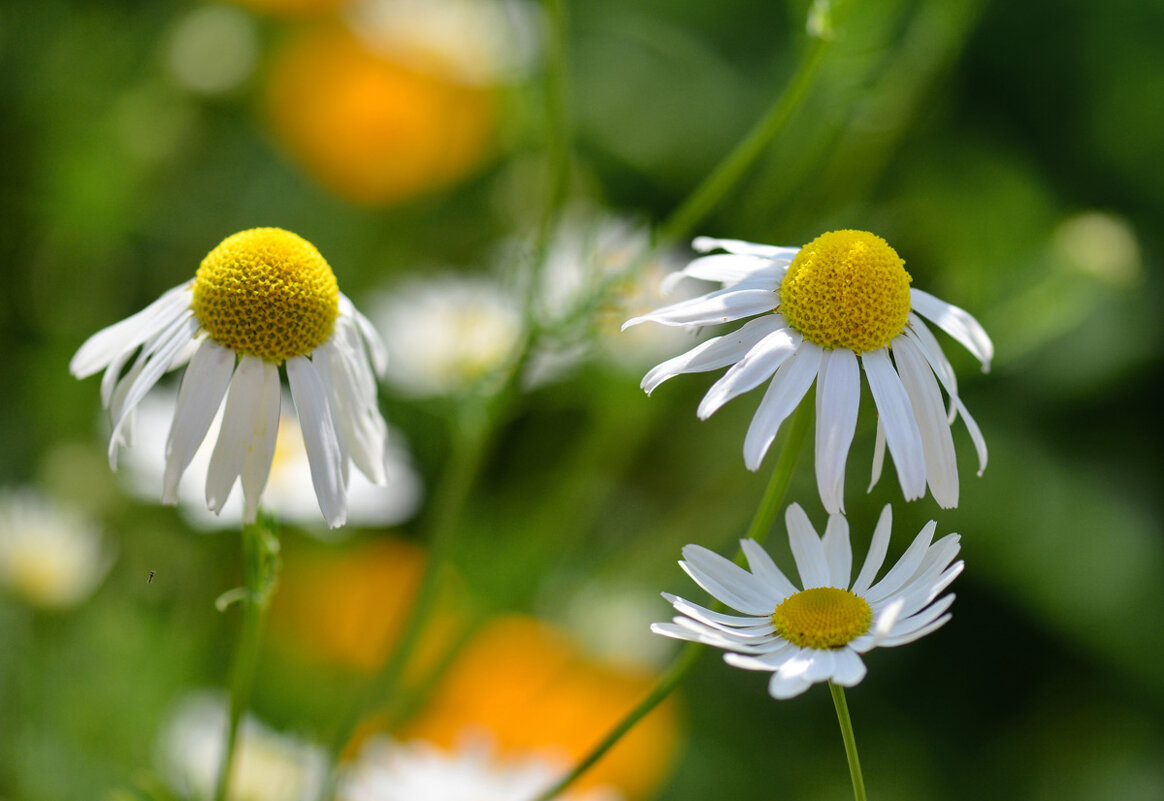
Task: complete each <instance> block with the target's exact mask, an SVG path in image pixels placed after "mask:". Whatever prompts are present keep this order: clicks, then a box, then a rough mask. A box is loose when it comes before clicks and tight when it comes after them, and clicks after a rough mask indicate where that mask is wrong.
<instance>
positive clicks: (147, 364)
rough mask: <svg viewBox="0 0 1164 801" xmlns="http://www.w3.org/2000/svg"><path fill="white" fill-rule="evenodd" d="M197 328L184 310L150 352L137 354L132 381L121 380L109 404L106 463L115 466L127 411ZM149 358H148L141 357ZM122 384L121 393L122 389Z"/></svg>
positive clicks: (144, 393) (160, 374) (168, 366)
mask: <svg viewBox="0 0 1164 801" xmlns="http://www.w3.org/2000/svg"><path fill="white" fill-rule="evenodd" d="M197 332H198V321H197V320H195V319H194V316H193V313H192V312H186V313H184V315H183V316H182V317H180V318H179V319H178V322H177V323H176V324H175V325H174V326H172V327H171V328H170V329H168V330H167V335H166V336H165V337H163V338H162V339H161V340H160V341H159V346H158V348H157V350H156V351H154V352H153V353H152V354H149V355H148V356H147V355H146V353H147V352H146V351H145V350H143V351H142V355H141V356H139V357H138V365H139V369H138V370H135V371H134V373H135V375H134V378H133V380H132V382H126V381H123V382H122V385H119V386H118V389H117V391H115V392H114V402H113V404H111V406H110V419H111V420H112V421H113V435H112V436H111V437H110V439H109V464H110V466H111V467H113V468H115V469H116V467H117V443H118V442H119V441H120V438H121V429H122V426H123V425H124V424H125V423H126V421H127V419H128V418H127V414H128V413H129V412H131V411H133V409H134V407H135V406H137V404H138V403H140V402H141V399H142V398H144V397H145V396H146V393H147V392H149V391H150V390H151V389H152V388H153V386H154V384H156V383H157V382H158V379H159V378H161V377H162V375H164V374H165V373H166V372H167V371H168V370H169V369H170V366H171V364H172V363H173V360H174V356H175V355H177V353H178V351H180V350H182V348H184V347H185V346H186V344H187V343H188V342H189V341H190V340H191V339H193V338H194V335H195V334H196V333H197ZM143 359H148V361H143ZM123 388H124V394H123V393H122V390H123Z"/></svg>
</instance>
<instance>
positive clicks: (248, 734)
mask: <svg viewBox="0 0 1164 801" xmlns="http://www.w3.org/2000/svg"><path fill="white" fill-rule="evenodd" d="M226 718H227V703H226V699H225V698H224V697H222V696H221V695H219V694H217V693H212V692H204V693H195V694H193V695H191V696H189V697H187V698H185V699H184V700H183V701H182V702H181V703H180V704H179V706H178V708H177V709H176V710H175V712H174V714H173V716H172V718H171V719H170V721H169V722H168V723H167V724H166V726H165V728H164V729H163V731H162V733H161V736H160V738H159V743H158V759H159V762H160V763H161V768H162V773H163V775H164V776H165V777H166V780H167V781H168V782H169V783H170V785H171V786H173V787H174V789H176V790H177V791H178V792H180V793H183V794H184V795H185V796H187V797H193V798H210V797H211V796H212V795H213V793H214V788H215V786H216V784H217V782H218V773H219V771H220V770H221V767H222V757H223V755H224V753H225V750H226ZM326 777H327V758H326V757H325V756H324V753H323V749H321V748H320V747H319V746H317V745H314V744H312V743H309V742H307V741H305V740H301V739H299V738H297V737H294V736H291V735H287V734H282V733H280V732H277V731H274V730H272V729H270V728H268V727H267V726H265V725H264V724H263V723H261V722H260V721H259V720H257V719H256V718H255V717H253V716H251V715H247V716H246V717H245V718H244V719H243V721H242V724H241V725H240V726H239V735H238V745H237V750H236V752H235V761H234V767H233V769H232V774H231V782H230V791H229V793H228V797H229V798H231V799H232V801H315V799H316V798H318V796H319V792H320V790H321V789H322V788H323V782H324V779H325V778H326Z"/></svg>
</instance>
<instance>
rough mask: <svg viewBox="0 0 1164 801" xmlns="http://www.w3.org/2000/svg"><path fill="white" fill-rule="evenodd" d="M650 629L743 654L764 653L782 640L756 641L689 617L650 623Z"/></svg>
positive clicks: (666, 635)
mask: <svg viewBox="0 0 1164 801" xmlns="http://www.w3.org/2000/svg"><path fill="white" fill-rule="evenodd" d="M651 631H653V632H655V633H656V634H662V635H663V636H665V637H675V638H676V639H680V640H689V641H691V642H701V643H703V644H704V645H710V646H712V647H714V648H723V649H725V650H729V651H737V652H740V653H745V654H757V655H758V654H764V653H768V652H770V651H774V650H776V649H777V648H778V647H779V646H780V645H782V644H783V642H784V641H783V640H779V639H775V638H770V639H767V640H763V641H761V642H758V643H754V642H750V641H748V640H746V639H743V638H740V637H736V636H734V635H732V634H728V633H726V632H722V631H719V630H717V629H713V628H711V627H709V626H705V625H704V624H702V623H700V622H698V621H696V620H692V619H691V618H689V617H677V618H674V619H673V620H672V621H671V622H670V623H652V624H651Z"/></svg>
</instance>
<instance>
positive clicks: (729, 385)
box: [623, 231, 994, 514]
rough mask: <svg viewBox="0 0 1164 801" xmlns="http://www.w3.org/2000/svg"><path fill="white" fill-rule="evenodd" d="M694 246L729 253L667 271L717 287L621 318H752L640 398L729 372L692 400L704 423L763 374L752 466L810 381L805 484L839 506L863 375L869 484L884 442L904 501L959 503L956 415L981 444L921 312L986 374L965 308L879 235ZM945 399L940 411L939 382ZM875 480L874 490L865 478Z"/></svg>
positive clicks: (662, 374) (650, 379) (980, 339)
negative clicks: (874, 416)
mask: <svg viewBox="0 0 1164 801" xmlns="http://www.w3.org/2000/svg"><path fill="white" fill-rule="evenodd" d="M694 247H695V249H696V250H699V251H703V252H707V251H710V250H715V249H722V250H725V251H727V252H726V253H719V254H714V255H710V256H703V257H701V258H698V259H695V260H694V261H693V262H691V263H690V264H689V265H688V266H687V267H686V268H685V269H683V270H682V271H680V272H678V273H675V274H673V276H669V277H668V282H667V285H666V286H665V287H664V288H665V289H667V288H669V287H671V286H674V284H675V283H676V282H678V281H679V280H681V279H683V278H698V279H702V280H705V281H716V282H719V283H720V284H722V286H723V288H722V289H719V290H716V291H714V292H709V293H707V294H705V295H702V296H700V297H697V298H694V299H692V300H686V301H682V302H679V303H674V304H672V305H670V306H664V307H663V308H661V309H656V310H655V311H653V312H650V313H649V314H645V315H642V316H641V317H635V318H633V319H631V320H628V321H627V322H626V323H625V324H624V325H623V328H624V329H625V328H627V327H628V326H633V325H637V324H639V323H643V322H647V321H651V322H656V323H662V324H663V325H670V326H683V327H689V328H693V329H699V328H702V327H704V326H709V325H719V324H721V323H729V322H733V321H736V320H742V319H744V318H748V317H751V318H753V319H751V320H749V321H748V322H747V323H745V324H744V325H743V326H741V327H740V328H738V329H736V330H735V331H733V332H731V333H729V334H725V335H723V336H719V337H716V338H714V339H710V340H708V341H706V342H703V343H702V344H700V345H698V346H696V347H695V348H693V349H691V350H689V351H688V352H686V353H684V354H682V355H680V356H676V357H675V358H673V359H670V360H668V361H665V362H663V363H662V364H659V365H656V366H655V367H654V368H653V369H652V370H651V371H650V372H648V373H647V374H646V376H645V377H644V378H643V381H642V387H643V389H645V390H646V391H647V392H648V393H650V392H651V391H653V390H654V389H655V387H657V386H659V385H660V384H661V383H663V382H664V381H666V380H667V379H668V378H671V377H672V376H676V375H679V374H681V373H698V372H704V371H707V370H715V369H718V368H721V367H728V366H729V365H730V369H729V370H728V371H727V372H726V373H725V374H724V375H723V376H722V377H721V378H720V379H719V380H718V381H716V382H715V384H713V385H712V387H711V389H710V390H708V392H707V394H706V395H705V396H704V398H703V401H702V402H701V403H700V404H699V409H698V414H699V417H700V419H706V418H708V417H709V416H711V415H712V414H713V413H714V412H715V411H716V410H717V409H719V408H720V407H721V406H723V405H724V404H725V403H727V402H728V401H729V400H731V399H732V398H734V397H736V396H737V395H740V394H742V393H744V392H747V391H748V390H751V389H754V388H755V387H757V386H759V385H760V384H762V383H764V382H765V381H769V379H771V380H770V382H769V386H768V390H767V392H766V393H765V394H764V398H763V400H761V401H760V406H759V408H758V409H757V410H756V414H755V416H754V417H753V418H752V423H751V426H750V427H749V428H748V433H747V436H746V437H745V439H744V462H745V464H746V465H747V466H748V469H750V470H756V469H757V468H759V466H760V462H761V461H762V460H763V458H764V455H765V454H766V453H767V451H768V448H769V446H771V444H772V441H773V440H774V439H775V438H776V434H777V432H778V431H779V429H780V426H781V424H782V423H783V422H784V420H785V419H787V418H788V416H789V415H790V414H791V413H792V412H793V411H794V410H795V409H796V407H797V405H798V404H799V403H800V400H801V399H802V398H803V397H804V396H805V395H806V394H807V393H808V390H809V388H810V387H812V384H813V382H814V381H815V382H816V384H817V389H816V410H817V418H816V478H817V485H818V487H819V489H820V496H821V501H822V502H823V503H824V506H825V509H826V510H827V511H828V512H829V513H830V514H831V513H837V512H842V511H844V479H845V462H846V461H847V460H848V455H849V447H850V445H851V444H852V441H853V434H854V432H855V431H856V426H857V407H858V402H859V400H860V396H861V382H860V377H861V370H862V368H863V369H864V371H865V377H866V380H867V381H868V383H869V390H870V393H871V394H872V396H873V403H874V405H875V406H876V407H877V412H878V415H879V420H878V428H877V445H876V448H875V453H874V457H873V483H876V481H877V478H878V476H879V475H880V473H881V465H882V462H883V460H884V454H885V447H886V445H888V447H889V453H890V455H891V456H892V457H893V463H894V466H895V467H896V469H897V477H898V480H899V481H900V483H901V489H902V492H903V493H904V495H905V498H906V500H914V499H916V498H920V497H922V496H923V495H925V492H926V486H927V484H928V485H929V488H930V491H931V492H932V493H933V496H934V499H935V500H936V501H937V502H938V505H939V506H941V507H943V508H951V507H954V506H957V505H958V466H957V462H956V460H955V457H954V440H953V436H952V435H951V431H950V426H951V424H952V423H953V422H954V420H955V418H956V417H958V416H959V415H961V417H962V419H963V420H964V421H965V423H966V428H967V429H968V431H969V432H970V437H971V439H972V440H973V442H974V446H975V448H976V450H977V451H978V463H979V471H978V472H979V474H980V475H981V473H982V470H984V469H985V467H986V444H985V442H984V441H983V438H982V434H981V432H980V431H979V429H978V426H977V424H976V423H975V422H974V419H973V418H972V417H971V416H970V413H969V412H968V411H967V410H966V407H965V406H964V405H963V403H962V401H961V399H960V398H959V397H958V385H957V382H956V380H955V378H954V370H953V368H952V367H951V366H950V362H949V361H948V360H947V359H946V357H945V355H944V354H943V353H942V349H941V346H940V345H939V344H938V341H937V339H936V338H935V337H934V334H933V333H932V332H931V331H930V329H929V327H928V326H927V325H926V324H925V322H924V321H923V320H922V318H923V317H924V318H926V319H928V320H929V321H930V322H932V323H934V324H935V325H937V326H938V327H939V328H941V329H942V330H943V331H945V332H946V333H948V334H949V335H950V336H952V337H954V339H956V340H957V341H958V342H959V343H961V344H962V345H963V346H965V347H966V348H967V349H968V350H969V351H970V352H971V353H972V354H974V356H975V357H976V358H977V359H978V360H979V361H980V362H981V363H982V369H983V371H984V372H985V371H987V370H989V368H990V360H991V358H992V357H993V354H994V346H993V345H992V344H991V341H990V337H988V336H987V335H986V332H985V331H984V330H983V329H982V326H980V325H979V324H978V322H977V321H976V320H975V319H974V318H973V317H971V316H970V315H969V314H968V313H967V312H965V311H963V310H962V309H959V308H958V307H956V306H951V305H950V304H948V303H945V302H944V301H941V300H939V299H938V298H936V297H934V296H933V295H929V294H927V293H925V292H922V291H921V290H920V289H912V288H910V281H911V280H912V279H911V277H910V275H909V273H907V272H906V271H905V262H904V261H903V260H902V259H901V258H900V257H899V256H898V255H897V253H896V251H894V250H893V248H891V247H890V246H889V244H888V243H886V241H885V240H884V239H881V238H880V237H878V236H875V235H873V234H870V233H867V232H865V231H830V232H828V233H825V234H822V235H821V236H819V237H817V238H816V239H814V240H813V241H812V242H809V243H808V244H807V245H805V246H804V247H802V248H787V247H772V246H769V245H756V244H752V243H749V242H740V241H737V240H728V239H709V238H706V237H700V238H699V239H696V240H695V243H694ZM943 389H944V390H945V392H946V395H948V396H949V412H948V414H947V411H946V410H945V409H944V408H943V398H942V390H943ZM870 486H872V484H871V485H870Z"/></svg>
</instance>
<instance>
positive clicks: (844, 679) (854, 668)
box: [832, 648, 866, 687]
mask: <svg viewBox="0 0 1164 801" xmlns="http://www.w3.org/2000/svg"><path fill="white" fill-rule="evenodd" d="M834 653H835V655H836V664H835V665H834V666H833V675H832V682H833V684H838V685H840V686H841V687H855V686H857V685H858V684H860V683H861V679H863V678H865V672H866V669H865V662H864V660H862V659H861V657H860V655H858V654H857V652H856V651H854V650H853V649H851V648H838V649H837V650H836V651H835V652H834Z"/></svg>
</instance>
